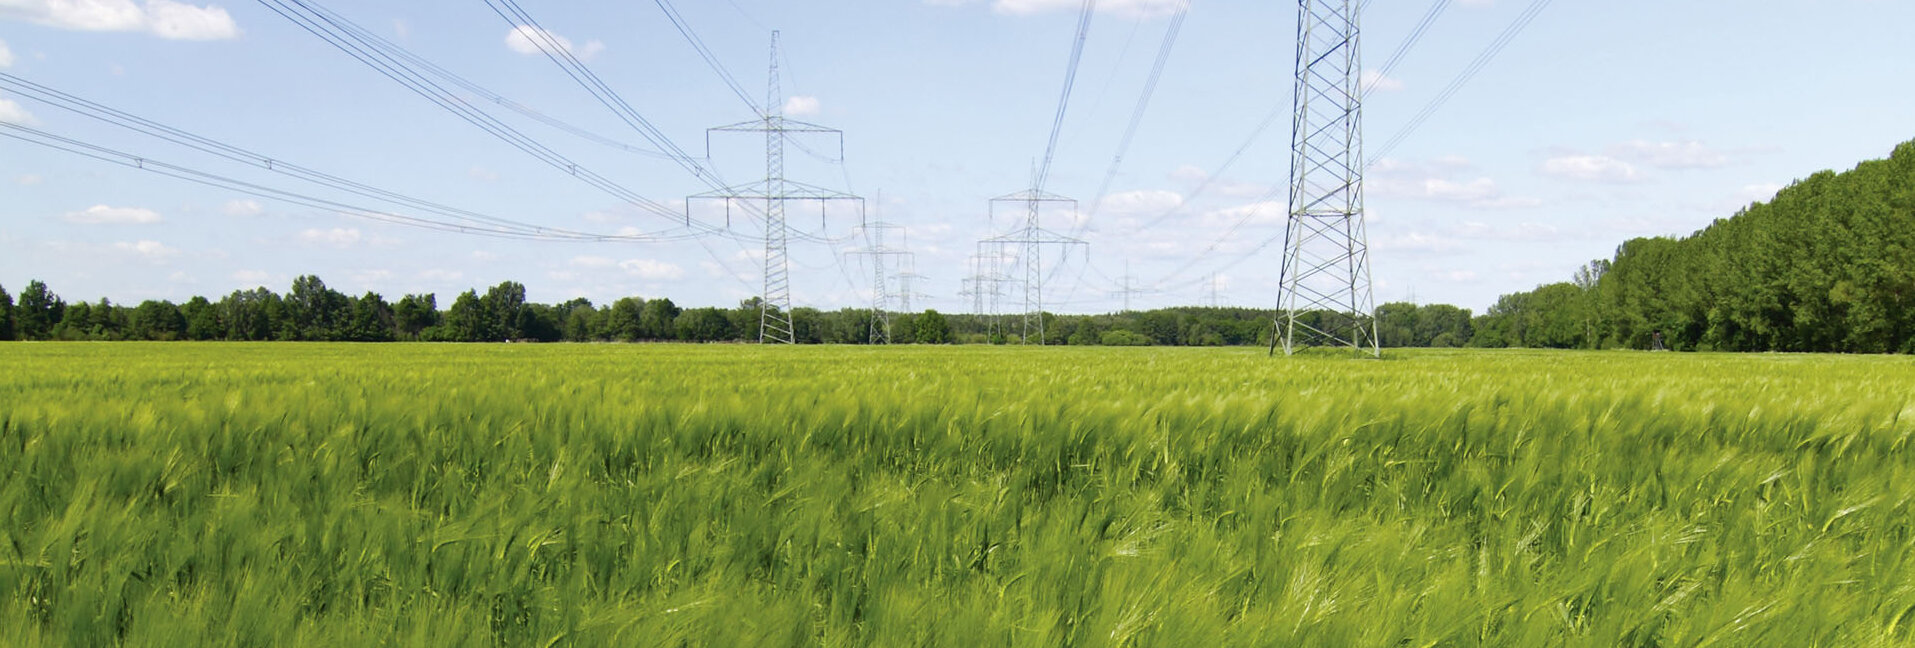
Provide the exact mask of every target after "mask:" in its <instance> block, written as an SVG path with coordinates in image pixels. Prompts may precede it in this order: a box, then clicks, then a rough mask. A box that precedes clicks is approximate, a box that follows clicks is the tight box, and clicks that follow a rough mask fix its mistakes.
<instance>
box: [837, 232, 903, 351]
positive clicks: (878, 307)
mask: <svg viewBox="0 0 1915 648" xmlns="http://www.w3.org/2000/svg"><path fill="white" fill-rule="evenodd" d="M880 202H882V201H880ZM860 229H862V230H863V231H864V240H865V247H864V248H863V249H859V250H853V251H852V252H851V253H852V254H857V255H864V256H869V257H871V333H870V340H871V343H872V344H890V343H891V299H892V292H891V290H890V286H889V284H890V279H891V277H892V274H891V273H890V272H889V271H887V270H886V268H887V267H891V268H907V267H910V261H911V257H912V256H913V255H912V254H911V251H910V250H908V249H905V248H904V247H902V246H903V245H904V236H905V228H904V226H902V225H895V224H892V223H886V222H883V221H876V222H871V223H866V224H865V225H864V226H863V227H862V228H860ZM906 290H909V288H908V287H907V288H906ZM906 303H909V300H908V298H906ZM905 310H909V307H908V306H906V307H905Z"/></svg>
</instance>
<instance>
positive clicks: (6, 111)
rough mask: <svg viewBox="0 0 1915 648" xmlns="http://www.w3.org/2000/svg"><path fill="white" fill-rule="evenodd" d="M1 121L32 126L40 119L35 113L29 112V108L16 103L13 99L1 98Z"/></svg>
mask: <svg viewBox="0 0 1915 648" xmlns="http://www.w3.org/2000/svg"><path fill="white" fill-rule="evenodd" d="M0 123H5V124H19V125H21V126H32V125H34V124H38V123H40V121H39V120H37V119H34V118H33V113H30V112H27V109H25V108H21V107H20V104H17V103H14V102H13V100H12V99H0Z"/></svg>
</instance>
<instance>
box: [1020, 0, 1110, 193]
mask: <svg viewBox="0 0 1915 648" xmlns="http://www.w3.org/2000/svg"><path fill="white" fill-rule="evenodd" d="M1096 12H1097V0H1084V6H1083V9H1082V11H1081V13H1079V15H1078V17H1077V39H1076V41H1075V42H1074V43H1073V44H1072V45H1071V59H1070V64H1069V65H1068V66H1066V67H1065V68H1064V90H1063V92H1061V93H1059V95H1058V98H1057V116H1056V117H1055V118H1053V119H1052V120H1051V139H1050V143H1049V144H1047V145H1045V147H1044V163H1043V165H1042V166H1039V167H1038V170H1037V178H1036V179H1035V180H1034V181H1033V182H1032V184H1031V190H1032V191H1037V192H1041V191H1043V190H1044V183H1045V182H1046V181H1048V180H1050V176H1051V160H1052V159H1053V158H1055V157H1056V155H1057V138H1058V136H1059V135H1061V134H1062V133H1063V132H1064V114H1065V113H1066V112H1067V110H1068V109H1069V108H1070V103H1071V88H1072V87H1073V86H1075V85H1076V84H1077V66H1078V64H1079V63H1081V62H1082V61H1083V59H1084V41H1086V40H1088V39H1089V38H1090V23H1091V15H1092V14H1094V13H1096Z"/></svg>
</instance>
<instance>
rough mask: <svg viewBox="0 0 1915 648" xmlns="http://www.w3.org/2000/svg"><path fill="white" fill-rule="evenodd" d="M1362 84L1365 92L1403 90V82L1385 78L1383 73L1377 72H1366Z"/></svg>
mask: <svg viewBox="0 0 1915 648" xmlns="http://www.w3.org/2000/svg"><path fill="white" fill-rule="evenodd" d="M1360 83H1361V84H1362V86H1363V91H1364V92H1379V91H1380V92H1396V91H1398V90H1402V89H1403V82H1402V81H1399V80H1396V79H1394V78H1391V77H1386V76H1383V73H1382V72H1378V71H1376V70H1364V71H1363V79H1362V81H1360Z"/></svg>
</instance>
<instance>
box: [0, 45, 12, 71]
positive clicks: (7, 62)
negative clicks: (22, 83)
mask: <svg viewBox="0 0 1915 648" xmlns="http://www.w3.org/2000/svg"><path fill="white" fill-rule="evenodd" d="M4 67H13V50H10V49H7V42H6V41H3V40H0V68H4Z"/></svg>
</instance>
